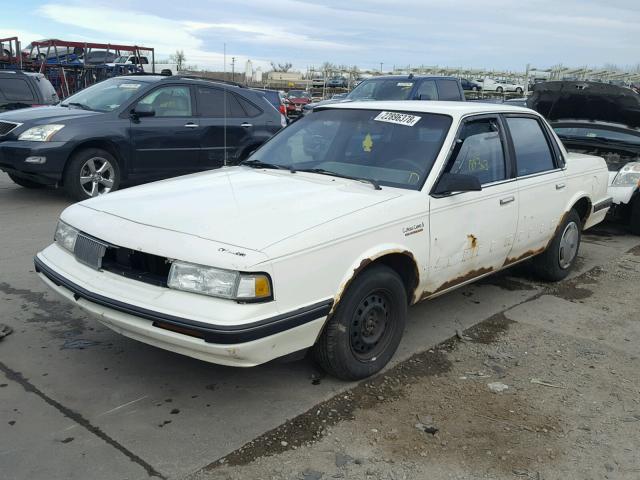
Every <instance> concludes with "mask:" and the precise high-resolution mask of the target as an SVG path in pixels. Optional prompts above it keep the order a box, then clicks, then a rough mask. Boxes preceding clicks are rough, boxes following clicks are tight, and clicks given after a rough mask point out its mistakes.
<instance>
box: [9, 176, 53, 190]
mask: <svg viewBox="0 0 640 480" xmlns="http://www.w3.org/2000/svg"><path fill="white" fill-rule="evenodd" d="M8 175H9V178H10V179H11V180H13V183H15V184H17V185H20V186H21V187H24V188H44V187H46V185H44V184H43V183H38V182H34V181H33V180H28V179H26V178H21V177H17V176H15V175H14V174H13V173H9V174H8Z"/></svg>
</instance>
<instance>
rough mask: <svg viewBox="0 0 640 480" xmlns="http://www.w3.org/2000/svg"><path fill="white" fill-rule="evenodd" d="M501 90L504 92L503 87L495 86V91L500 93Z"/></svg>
mask: <svg viewBox="0 0 640 480" xmlns="http://www.w3.org/2000/svg"><path fill="white" fill-rule="evenodd" d="M502 92H504V88H502V87H498V88H496V93H502Z"/></svg>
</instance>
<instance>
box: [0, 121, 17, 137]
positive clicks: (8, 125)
mask: <svg viewBox="0 0 640 480" xmlns="http://www.w3.org/2000/svg"><path fill="white" fill-rule="evenodd" d="M19 126H20V124H19V123H14V122H0V137H1V136H3V135H6V134H8V133H10V132H12V131H13V130H15V129H16V128H18V127H19Z"/></svg>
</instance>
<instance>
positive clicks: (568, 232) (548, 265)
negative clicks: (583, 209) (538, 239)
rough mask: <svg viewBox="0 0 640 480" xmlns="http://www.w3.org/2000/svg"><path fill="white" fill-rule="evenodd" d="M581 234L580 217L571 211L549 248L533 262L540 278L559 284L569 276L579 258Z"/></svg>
mask: <svg viewBox="0 0 640 480" xmlns="http://www.w3.org/2000/svg"><path fill="white" fill-rule="evenodd" d="M581 232H582V221H581V220H580V215H578V212H576V211H575V210H571V211H570V212H569V213H568V214H567V215H566V216H565V218H564V221H563V222H562V224H561V225H560V228H558V230H557V232H556V234H555V236H554V237H553V239H552V240H551V244H550V245H549V248H547V249H546V250H545V251H544V252H543V253H541V254H540V255H538V256H537V257H535V258H534V259H533V261H532V263H533V268H534V270H535V272H536V273H537V275H538V276H539V277H540V278H542V279H543V280H547V281H549V282H557V281H559V280H562V279H563V278H565V277H566V276H567V275H569V272H570V271H571V268H572V267H573V266H574V265H575V263H576V259H577V258H578V250H579V248H580V239H581V238H582V234H581Z"/></svg>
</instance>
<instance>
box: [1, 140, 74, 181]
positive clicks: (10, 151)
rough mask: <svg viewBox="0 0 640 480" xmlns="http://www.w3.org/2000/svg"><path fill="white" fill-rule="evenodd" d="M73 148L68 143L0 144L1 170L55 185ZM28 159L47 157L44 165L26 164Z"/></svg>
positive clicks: (12, 142) (20, 142)
mask: <svg viewBox="0 0 640 480" xmlns="http://www.w3.org/2000/svg"><path fill="white" fill-rule="evenodd" d="M70 151H71V148H70V146H69V145H67V143H66V142H25V141H19V140H7V141H4V142H0V170H4V171H5V172H8V173H12V174H15V175H17V176H20V177H23V178H26V179H28V180H33V181H36V182H40V183H49V184H54V183H57V182H59V181H60V180H61V179H62V172H63V171H64V166H65V163H66V161H67V158H68V156H69V153H70ZM28 157H46V159H47V160H46V162H45V163H44V164H33V163H26V162H25V160H26V159H27V158H28Z"/></svg>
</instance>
